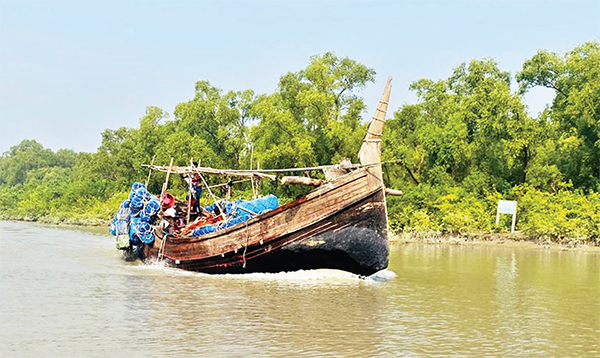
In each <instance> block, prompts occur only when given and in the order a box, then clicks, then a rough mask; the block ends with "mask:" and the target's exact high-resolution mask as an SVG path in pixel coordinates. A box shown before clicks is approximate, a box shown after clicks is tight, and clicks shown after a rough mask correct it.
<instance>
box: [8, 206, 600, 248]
mask: <svg viewBox="0 0 600 358" xmlns="http://www.w3.org/2000/svg"><path fill="white" fill-rule="evenodd" d="M0 220H5V221H23V222H35V223H40V224H46V225H55V226H58V227H75V228H82V227H87V228H106V230H108V226H109V224H110V221H107V220H102V219H65V218H56V217H55V218H51V217H42V218H36V217H11V216H6V215H2V214H0ZM106 233H108V231H106ZM388 235H389V242H390V244H412V243H418V244H429V245H438V244H443V245H482V246H486V245H487V246H502V247H514V248H532V249H546V250H553V251H557V250H559V251H577V252H595V253H599V254H600V242H598V241H590V240H582V239H560V240H559V239H557V238H555V237H541V236H537V235H526V234H524V233H522V232H520V231H515V232H514V233H510V232H497V233H470V234H461V233H448V232H446V233H442V232H414V231H413V232H400V233H396V232H393V231H390V232H389V234H388Z"/></svg>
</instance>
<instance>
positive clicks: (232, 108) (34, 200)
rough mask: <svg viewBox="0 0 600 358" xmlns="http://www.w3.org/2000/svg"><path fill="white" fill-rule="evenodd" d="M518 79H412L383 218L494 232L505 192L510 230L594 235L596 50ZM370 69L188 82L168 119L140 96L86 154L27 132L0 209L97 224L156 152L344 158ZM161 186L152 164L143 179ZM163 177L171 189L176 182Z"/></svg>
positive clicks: (490, 65)
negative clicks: (127, 123)
mask: <svg viewBox="0 0 600 358" xmlns="http://www.w3.org/2000/svg"><path fill="white" fill-rule="evenodd" d="M515 77H516V81H517V84H518V88H519V89H518V91H517V92H514V91H512V90H511V81H512V79H513V76H512V75H511V74H510V73H508V72H505V71H502V70H501V69H500V68H499V67H498V64H497V63H496V62H495V61H494V60H492V59H484V60H473V61H471V62H470V63H468V64H467V63H463V64H460V65H459V66H458V67H457V68H456V69H455V70H454V71H453V73H452V74H451V75H450V76H449V77H448V78H447V79H444V80H438V81H433V80H429V79H420V80H417V81H415V82H414V83H412V84H411V85H410V89H411V90H412V91H414V92H415V93H416V94H417V96H418V99H419V100H418V102H417V103H415V104H406V105H404V106H402V107H401V108H399V109H398V110H397V111H396V112H395V113H393V117H392V118H390V119H389V120H388V121H387V124H386V130H385V134H384V142H383V150H384V152H383V159H384V160H396V161H398V163H397V164H394V165H386V166H385V168H384V169H385V180H386V184H387V185H388V186H389V187H393V188H399V189H402V190H403V191H404V192H405V195H404V196H402V197H393V198H388V206H389V217H390V225H391V227H392V229H394V230H396V231H418V232H458V233H480V232H494V231H505V230H506V229H507V228H508V227H509V226H510V225H509V224H508V220H509V218H508V217H506V218H503V220H502V222H501V225H500V228H496V227H495V210H496V205H497V202H498V200H499V199H505V200H517V201H518V203H519V204H518V205H519V206H518V210H519V211H518V221H517V227H518V229H520V230H521V231H522V232H525V233H526V234H529V235H534V236H545V237H549V238H559V239H562V238H568V239H587V240H592V241H596V242H597V241H599V240H600V239H599V238H600V195H599V194H598V193H599V192H600V45H599V44H598V43H597V42H590V43H586V44H584V45H582V46H579V47H577V48H575V49H573V50H572V51H570V52H568V53H566V54H565V55H560V54H556V53H550V52H547V51H539V52H538V53H537V54H536V55H535V56H533V57H532V58H531V59H529V60H527V61H526V62H525V63H524V64H523V68H522V71H520V72H519V73H517V74H516V76H515ZM374 78H375V71H374V70H373V69H372V68H368V67H366V66H364V65H362V64H360V63H358V62H356V61H353V60H351V59H348V58H338V57H336V56H335V55H334V54H332V53H325V54H324V55H322V56H313V57H311V58H310V61H309V64H308V66H307V67H306V68H305V69H303V70H300V71H298V72H290V73H287V74H285V75H284V76H282V77H281V79H280V81H279V85H278V87H277V89H276V91H275V92H274V93H272V94H262V95H256V94H255V93H254V92H253V91H251V90H247V91H240V92H234V91H230V92H227V93H223V92H222V91H221V90H220V89H219V88H217V87H214V86H212V85H211V84H210V83H209V82H208V81H199V82H198V83H196V87H195V93H194V96H193V98H192V99H191V100H189V101H187V102H182V103H180V104H179V105H177V106H176V108H175V110H174V112H173V116H172V117H171V116H169V114H167V113H166V112H164V111H163V110H161V109H159V108H156V107H148V108H147V109H146V113H145V114H144V116H143V117H142V118H141V119H140V122H139V127H138V128H119V129H116V130H112V129H107V130H105V131H104V132H103V133H102V143H101V145H100V147H99V148H98V150H97V152H96V153H75V152H73V151H69V150H59V151H57V152H53V151H51V150H49V149H44V147H43V146H42V145H41V144H39V143H37V142H35V141H33V140H24V141H23V142H21V143H20V144H19V145H17V146H15V147H13V148H11V149H10V150H9V151H8V152H6V153H4V154H3V155H2V156H0V215H1V216H2V217H5V218H7V217H12V218H21V219H31V220H35V219H43V220H47V221H48V220H56V221H70V222H88V221H90V220H93V221H97V222H106V221H107V220H109V219H110V218H111V215H112V214H113V212H114V210H115V209H116V207H117V206H118V203H119V202H120V201H121V200H122V199H123V198H124V197H125V195H126V194H125V193H126V192H127V191H128V190H129V186H130V185H131V183H132V182H133V181H136V180H137V181H144V180H145V178H146V176H147V174H148V171H147V169H146V168H144V167H142V164H148V163H150V162H151V161H152V160H153V158H154V161H155V163H158V164H168V163H169V160H170V159H171V158H174V164H176V165H187V164H188V163H189V162H190V160H193V161H194V162H198V161H200V162H201V164H202V165H205V166H212V167H217V168H240V169H248V168H250V166H251V165H252V166H253V167H254V168H256V167H257V165H260V167H261V168H285V167H306V166H314V165H319V164H332V163H337V162H339V161H340V160H341V159H342V158H350V159H351V160H352V161H353V162H356V161H357V153H358V149H359V147H360V142H361V139H362V137H363V136H364V134H365V130H366V125H365V121H364V119H363V118H362V115H363V114H364V109H365V104H364V102H363V99H362V98H361V97H360V96H359V95H358V90H360V89H361V88H364V87H365V86H366V85H367V84H368V83H370V82H373V81H374ZM535 86H543V87H546V88H550V89H553V90H554V91H555V94H556V95H555V98H554V100H553V102H552V105H551V106H550V107H549V108H547V109H546V110H544V111H543V112H541V113H540V114H539V115H537V117H532V116H531V115H530V114H529V113H528V112H527V110H526V107H525V105H524V103H523V96H524V94H525V93H526V92H527V91H528V90H529V89H531V88H533V87H535ZM313 174H315V175H317V176H318V175H320V174H319V173H313ZM163 181H164V174H163V175H161V174H156V175H153V176H152V179H151V181H150V185H149V187H150V190H151V191H154V192H158V191H159V190H160V187H161V185H162V183H163ZM219 181H223V179H221V178H213V179H212V182H211V183H212V184H216V183H219ZM170 185H171V190H172V191H174V192H175V193H176V194H181V195H183V193H184V191H185V188H184V187H183V185H182V184H181V183H180V182H178V178H175V179H174V181H173V183H172V184H170ZM261 190H262V191H263V192H267V191H269V192H273V193H275V194H277V195H278V196H280V197H281V198H282V199H283V200H284V201H285V200H289V199H291V198H294V197H295V196H297V195H299V194H302V193H304V192H306V191H307V189H306V188H298V187H294V186H286V187H281V186H279V185H278V184H277V182H274V183H263V184H262V188H261ZM234 195H235V196H245V197H248V196H250V195H251V185H250V183H247V182H245V183H239V184H235V192H234Z"/></svg>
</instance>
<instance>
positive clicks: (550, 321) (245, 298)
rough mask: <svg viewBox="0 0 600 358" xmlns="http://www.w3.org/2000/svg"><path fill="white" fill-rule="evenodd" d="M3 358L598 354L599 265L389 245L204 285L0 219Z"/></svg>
mask: <svg viewBox="0 0 600 358" xmlns="http://www.w3.org/2000/svg"><path fill="white" fill-rule="evenodd" d="M0 355H1V356H3V357H4V356H6V357H43V356H49V357H54V356H60V357H107V356H114V357H125V356H126V357H153V356H155V357H160V356H167V355H176V356H186V357H187V356H202V357H348V356H356V357H401V356H409V357H424V356H432V355H441V356H478V357H480V356H522V357H547V356H554V357H557V356H558V357H572V356H584V357H588V356H589V357H598V356H600V255H599V254H598V253H595V252H592V253H590V252H569V251H546V250H541V249H538V250H535V249H530V248H526V249H525V248H504V247H496V246H475V245H447V244H446V245H443V244H442V245H423V244H393V245H392V247H391V253H390V267H389V270H388V271H385V272H382V273H380V274H379V275H376V276H375V277H371V278H367V279H361V278H359V277H356V276H354V275H352V274H348V273H345V272H340V271H334V270H315V271H303V272H292V273H279V274H251V275H220V276H210V275H204V274H197V273H189V272H185V271H181V270H177V269H171V268H165V267H162V266H159V265H154V266H146V265H141V264H139V263H131V262H125V261H123V260H122V258H121V256H120V253H119V252H118V251H116V250H114V241H113V238H112V237H110V236H108V235H107V234H105V231H104V229H72V228H61V227H54V226H44V225H38V224H32V223H20V222H10V221H0Z"/></svg>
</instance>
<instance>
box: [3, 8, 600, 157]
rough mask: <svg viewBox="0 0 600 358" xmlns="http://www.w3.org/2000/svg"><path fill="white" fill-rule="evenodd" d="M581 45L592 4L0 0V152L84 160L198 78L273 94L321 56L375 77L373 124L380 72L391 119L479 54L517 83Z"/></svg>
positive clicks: (545, 96)
mask: <svg viewBox="0 0 600 358" xmlns="http://www.w3.org/2000/svg"><path fill="white" fill-rule="evenodd" d="M587 41H600V1H598V0H595V1H578V0H569V1H537V0H521V1H504V0H495V1H491V0H490V1H487V0H481V1H475V0H470V1H466V0H465V1H427V0H425V1H391V0H390V1H377V0H372V1H366V0H363V1H350V0H347V1H341V0H337V1H336V0H322V1H311V0H304V1H295V0H288V1H249V0H248V1H226V0H223V1H191V0H189V1H182V0H170V1H167V0H155V1H152V0H137V1H132V0H120V1H114V0H87V1H73V0H72V1H53V0H45V1H31V0H19V1H8V0H0V153H4V152H6V151H7V150H9V149H10V147H12V146H14V145H17V144H18V143H20V142H21V141H22V140H23V139H34V140H36V141H38V142H39V143H41V144H42V145H43V146H44V147H46V148H50V149H52V150H54V151H56V150H58V149H72V150H75V151H77V152H95V151H96V150H97V148H98V146H99V145H100V143H101V140H102V137H101V133H102V132H103V131H104V130H105V129H107V128H108V129H117V128H120V127H133V128H135V127H138V125H139V119H140V118H141V117H142V116H143V115H144V113H145V109H146V107H147V106H156V107H160V108H161V109H163V110H165V111H167V112H168V113H170V114H171V115H172V113H173V110H174V109H175V106H176V105H177V104H178V103H180V102H186V101H188V100H190V99H191V98H193V96H194V84H195V83H196V82H197V81H199V80H208V81H209V82H210V83H211V84H212V85H213V86H216V87H218V88H221V89H222V90H223V91H224V92H227V91H230V90H234V91H238V90H245V89H252V90H254V91H255V92H256V93H273V92H274V91H275V90H276V88H277V83H278V81H279V78H280V77H281V76H283V75H284V74H286V73H287V72H290V71H291V72H296V71H299V70H301V69H304V68H305V67H306V66H307V65H308V63H309V60H310V57H311V56H313V55H322V54H323V53H325V52H328V51H331V52H334V53H335V54H336V55H337V56H338V57H349V58H351V59H353V60H355V61H358V62H360V63H362V64H364V65H366V66H368V67H371V68H374V69H375V71H376V72H377V77H376V81H375V82H374V83H370V84H368V85H367V86H366V87H365V88H364V89H363V90H362V91H361V92H360V94H361V95H362V96H363V97H364V99H365V102H366V104H367V106H368V109H367V111H366V112H365V113H363V118H370V117H371V116H372V112H373V111H374V108H375V105H376V103H377V101H378V99H379V96H380V95H381V92H382V90H383V87H384V84H385V81H386V79H387V77H388V76H393V78H394V89H393V90H392V97H391V99H390V104H389V108H388V117H391V116H392V115H393V112H394V111H396V110H398V109H399V108H400V107H401V106H402V105H404V104H411V103H415V102H416V101H417V98H416V96H415V94H414V93H412V92H410V90H409V89H408V87H409V85H410V84H411V83H412V82H414V81H416V80H418V79H421V78H429V79H432V80H440V79H445V78H447V77H449V76H450V75H451V73H452V70H453V69H454V68H456V67H457V66H459V65H460V64H461V63H463V62H469V61H471V60H473V59H484V58H493V59H495V60H496V61H497V62H498V65H499V67H500V69H501V70H504V71H509V72H510V73H511V74H512V75H513V76H514V75H515V74H516V73H517V72H518V71H519V70H520V69H521V67H522V65H523V62H524V61H526V60H527V59H529V58H531V57H532V56H533V55H535V53H537V51H539V50H542V49H544V50H548V51H552V52H557V53H559V54H561V55H562V54H564V53H566V52H568V51H570V50H572V49H573V48H574V47H576V46H578V45H581V44H583V43H585V42H587ZM514 87H515V89H516V86H514ZM553 96H554V93H553V92H552V91H550V90H545V89H534V90H532V91H531V92H530V93H528V94H527V95H526V96H525V102H526V104H527V105H528V107H529V111H530V113H532V115H536V114H537V113H538V112H539V111H541V110H542V109H543V108H544V107H545V106H546V105H548V103H550V102H551V100H552V98H553Z"/></svg>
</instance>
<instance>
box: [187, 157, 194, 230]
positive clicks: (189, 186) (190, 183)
mask: <svg viewBox="0 0 600 358" xmlns="http://www.w3.org/2000/svg"><path fill="white" fill-rule="evenodd" d="M193 159H194V158H190V163H193ZM188 179H189V181H188V205H187V218H186V220H185V226H188V225H189V224H190V211H192V176H191V175H189V174H188Z"/></svg>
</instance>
